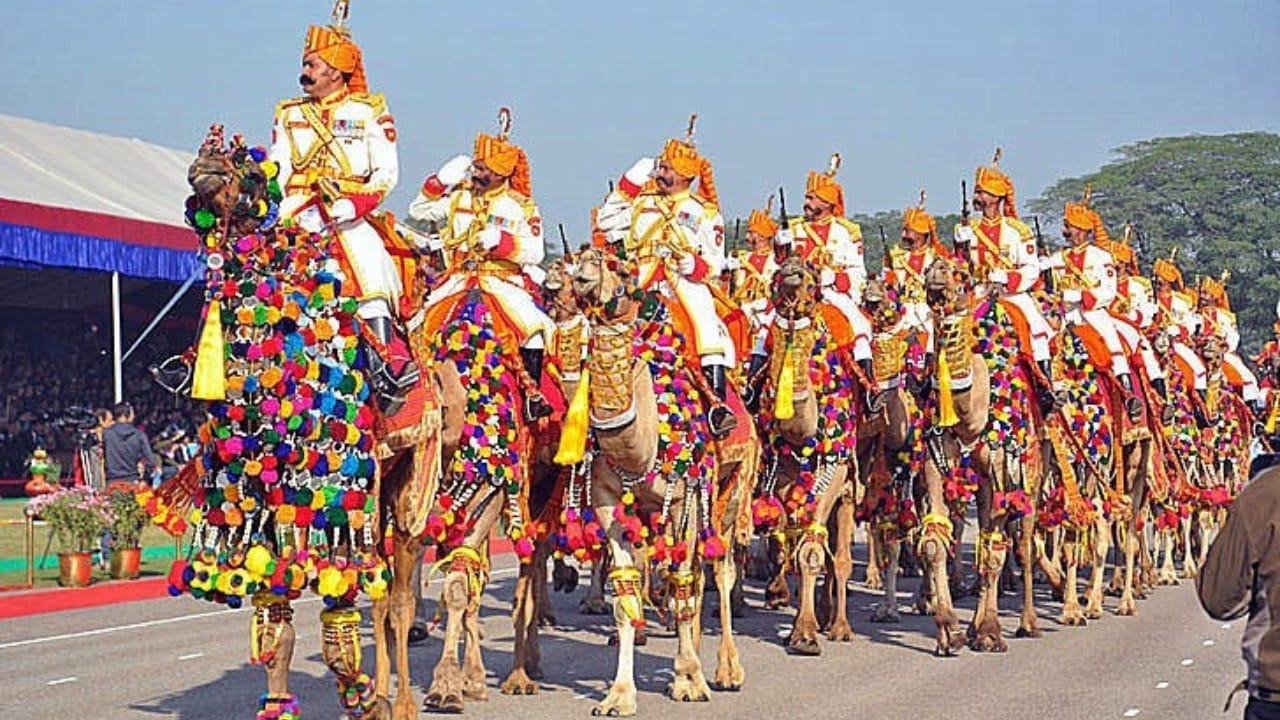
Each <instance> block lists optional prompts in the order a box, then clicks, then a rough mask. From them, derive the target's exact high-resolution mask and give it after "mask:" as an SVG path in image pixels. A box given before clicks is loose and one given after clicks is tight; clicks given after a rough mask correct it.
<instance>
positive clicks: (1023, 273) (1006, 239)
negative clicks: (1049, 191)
mask: <svg viewBox="0 0 1280 720" xmlns="http://www.w3.org/2000/svg"><path fill="white" fill-rule="evenodd" d="M954 235H955V240H956V242H957V243H960V244H962V245H965V246H967V247H968V252H969V260H970V263H971V264H972V266H973V267H974V268H975V269H977V272H978V274H979V275H978V277H979V279H980V280H981V279H987V278H991V277H992V274H993V273H995V277H996V278H997V280H996V281H997V283H998V284H999V285H1000V299H1001V300H1004V301H1005V302H1006V303H1008V304H1010V305H1012V306H1013V308H1014V309H1015V311H1016V312H1018V313H1019V314H1020V315H1022V318H1023V320H1025V321H1026V323H1027V328H1028V329H1029V330H1030V332H1031V338H1030V341H1031V354H1032V356H1033V357H1034V358H1035V359H1036V360H1048V359H1049V338H1050V337H1051V336H1052V334H1053V330H1052V329H1051V328H1050V327H1049V322H1048V321H1047V320H1045V319H1044V314H1043V313H1042V312H1040V304H1039V303H1037V302H1036V300H1035V298H1033V297H1031V293H1030V290H1031V288H1032V287H1034V286H1035V284H1036V282H1037V281H1038V280H1039V279H1040V258H1039V257H1038V256H1037V255H1036V243H1035V239H1034V238H1033V237H1032V235H1031V228H1029V227H1027V225H1026V223H1023V222H1022V221H1021V220H1017V219H1015V218H1010V217H1003V216H1001V217H999V218H997V219H996V221H995V222H988V221H987V220H986V218H981V219H979V220H978V221H977V222H976V223H975V224H973V225H956V226H955V231H954ZM978 291H979V292H980V293H982V292H985V289H984V286H982V285H979V286H978Z"/></svg>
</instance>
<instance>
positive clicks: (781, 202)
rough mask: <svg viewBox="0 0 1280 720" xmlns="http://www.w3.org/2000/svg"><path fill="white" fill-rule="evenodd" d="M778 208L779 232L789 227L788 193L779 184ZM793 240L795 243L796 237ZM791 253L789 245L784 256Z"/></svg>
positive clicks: (784, 251) (784, 257)
mask: <svg viewBox="0 0 1280 720" xmlns="http://www.w3.org/2000/svg"><path fill="white" fill-rule="evenodd" d="M778 208H779V209H778V227H779V232H781V231H782V230H786V229H787V228H788V225H787V193H786V191H784V190H783V189H782V186H781V185H779V186H778ZM791 242H793V243H794V242H795V238H792V239H791ZM790 254H791V247H790V246H787V247H786V248H784V249H783V253H782V258H783V259H784V260H785V259H786V258H787V256H788V255H790Z"/></svg>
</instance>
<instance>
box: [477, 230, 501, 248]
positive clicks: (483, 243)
mask: <svg viewBox="0 0 1280 720" xmlns="http://www.w3.org/2000/svg"><path fill="white" fill-rule="evenodd" d="M478 239H479V240H480V247H482V248H484V249H485V250H492V249H494V248H496V247H498V243H500V242H502V231H501V230H499V229H498V228H496V227H487V228H485V229H483V230H481V231H480V236H479V238H478Z"/></svg>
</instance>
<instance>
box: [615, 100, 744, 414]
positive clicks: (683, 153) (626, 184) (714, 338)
mask: <svg viewBox="0 0 1280 720" xmlns="http://www.w3.org/2000/svg"><path fill="white" fill-rule="evenodd" d="M696 117H697V116H696V115H695V116H694V118H696ZM695 180H696V181H697V183H698V189H697V190H696V191H695V190H693V183H694V181H695ZM596 224H597V225H598V226H599V228H600V230H602V231H603V232H604V233H605V236H606V239H607V241H608V243H609V244H610V245H614V246H621V247H622V248H623V249H625V251H626V253H627V256H628V257H629V258H631V259H633V260H635V261H636V262H638V263H639V285H640V287H641V288H644V289H646V290H648V289H653V288H657V289H658V290H659V291H660V292H662V293H663V294H665V295H667V296H674V297H675V299H676V301H677V303H678V305H679V308H680V309H681V311H682V312H683V313H684V314H685V315H686V316H687V321H688V323H689V325H691V326H692V330H693V337H692V338H691V339H692V340H693V345H694V347H695V349H696V350H697V354H698V358H699V361H700V363H701V367H702V373H703V375H704V376H705V377H706V379H707V382H708V383H709V384H710V385H711V389H712V392H714V393H715V399H714V404H713V405H712V407H711V410H710V412H709V413H708V414H707V419H708V423H709V425H710V429H711V433H712V435H714V436H716V437H725V436H727V435H728V434H729V432H730V431H731V430H733V428H735V427H737V424H738V418H737V417H736V416H735V415H734V412H733V410H732V409H730V407H729V406H728V405H726V404H725V398H726V397H727V395H726V393H727V392H728V389H727V388H728V385H727V383H728V378H727V375H726V373H727V372H728V370H730V369H731V368H733V367H734V366H735V365H736V351H735V348H734V345H733V340H732V338H731V337H730V335H729V330H728V328H727V327H726V326H725V324H724V321H723V320H722V319H721V317H720V315H719V314H718V313H717V310H716V301H715V297H714V296H713V295H712V292H711V287H710V285H709V283H711V282H714V281H715V279H716V278H717V277H719V275H720V270H721V266H722V265H724V263H725V252H724V218H722V217H721V215H720V209H719V196H718V195H717V194H716V186H715V179H714V176H713V174H712V168H711V162H710V161H709V160H707V159H706V158H705V157H703V156H702V155H700V154H699V153H698V151H697V149H695V147H694V145H693V118H691V119H690V122H689V131H688V132H687V133H686V136H685V139H684V140H683V141H682V140H677V139H674V138H673V139H671V140H669V141H667V144H666V147H664V148H663V150H662V154H661V155H659V156H658V159H657V160H656V161H655V160H654V159H653V158H641V159H640V160H638V161H636V163H635V164H634V165H632V166H631V168H630V169H629V170H627V171H626V172H625V173H624V174H623V175H622V178H621V179H620V180H619V181H618V185H617V189H615V190H614V191H613V192H611V193H609V196H608V198H606V199H605V202H604V204H603V205H601V206H600V211H599V213H598V214H597V216H596Z"/></svg>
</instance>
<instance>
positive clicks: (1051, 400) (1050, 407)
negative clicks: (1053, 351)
mask: <svg viewBox="0 0 1280 720" xmlns="http://www.w3.org/2000/svg"><path fill="white" fill-rule="evenodd" d="M1036 366H1038V367H1039V368H1040V372H1042V373H1044V382H1043V383H1040V382H1037V383H1036V402H1038V403H1039V405H1040V414H1041V415H1048V414H1049V413H1051V412H1053V411H1054V410H1055V409H1057V407H1058V397H1057V395H1056V394H1054V392H1053V363H1052V362H1051V361H1049V360H1037V361H1036Z"/></svg>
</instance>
